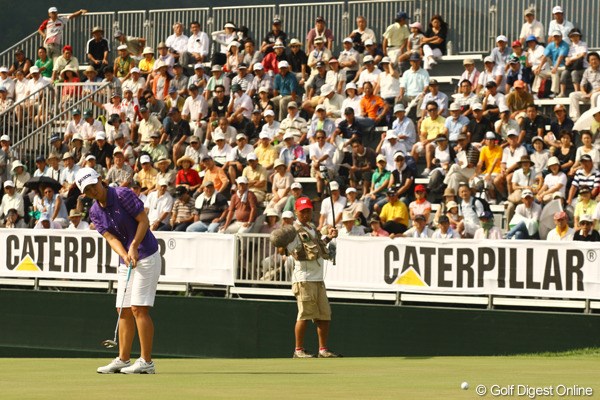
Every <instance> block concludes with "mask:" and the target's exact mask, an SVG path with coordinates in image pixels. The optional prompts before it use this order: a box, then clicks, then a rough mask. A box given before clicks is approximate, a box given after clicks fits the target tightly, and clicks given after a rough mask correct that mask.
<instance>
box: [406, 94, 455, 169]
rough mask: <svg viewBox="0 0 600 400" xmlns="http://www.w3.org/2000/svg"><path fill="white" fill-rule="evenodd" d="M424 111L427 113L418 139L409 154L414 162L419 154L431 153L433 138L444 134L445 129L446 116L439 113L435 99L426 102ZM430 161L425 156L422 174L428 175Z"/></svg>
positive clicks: (433, 145) (433, 146)
mask: <svg viewBox="0 0 600 400" xmlns="http://www.w3.org/2000/svg"><path fill="white" fill-rule="evenodd" d="M425 111H427V113H428V114H429V115H428V116H427V117H426V118H425V119H423V122H422V123H421V128H420V130H419V141H418V142H417V143H415V144H414V146H413V148H412V151H411V156H412V157H413V158H414V159H415V162H417V161H418V160H419V156H422V155H425V154H429V155H430V154H433V150H434V148H435V144H434V141H435V139H436V138H437V137H438V135H444V133H445V130H446V118H444V117H442V116H441V115H440V113H439V111H440V110H439V106H438V104H437V103H436V102H435V101H430V102H429V103H427V106H426V107H425ZM431 161H432V157H427V168H425V169H424V170H423V176H429V173H430V172H431Z"/></svg>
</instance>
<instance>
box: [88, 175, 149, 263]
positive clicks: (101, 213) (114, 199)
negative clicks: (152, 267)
mask: <svg viewBox="0 0 600 400" xmlns="http://www.w3.org/2000/svg"><path fill="white" fill-rule="evenodd" d="M143 212H144V204H143V203H142V201H141V200H140V199H139V198H138V197H137V196H136V194H135V193H134V192H133V191H132V190H131V189H129V188H125V187H116V188H112V187H109V188H108V193H107V198H106V207H102V206H101V205H100V204H99V203H98V202H97V201H95V202H94V205H93V206H92V208H91V210H90V220H91V221H92V222H93V223H94V225H95V226H96V230H97V231H98V232H99V233H100V234H101V235H103V234H104V232H109V233H111V234H112V235H114V236H115V237H116V238H117V239H119V241H120V242H121V243H122V244H123V247H125V250H129V246H130V245H131V242H132V241H133V239H134V238H135V232H136V230H137V226H138V222H137V221H136V220H135V217H137V216H138V215H139V214H140V213H143ZM157 250H158V242H157V241H156V238H155V237H154V235H153V234H152V232H151V231H150V229H148V231H147V232H146V236H144V240H142V243H141V244H140V246H139V247H138V254H139V259H140V260H141V259H144V258H146V257H148V256H151V255H152V254H154V253H156V251H157ZM119 261H120V262H121V263H123V259H121V258H120V257H119Z"/></svg>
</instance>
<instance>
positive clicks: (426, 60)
mask: <svg viewBox="0 0 600 400" xmlns="http://www.w3.org/2000/svg"><path fill="white" fill-rule="evenodd" d="M431 60H433V50H432V49H431V47H430V46H429V45H428V44H426V45H424V46H423V68H425V69H426V70H430V69H431Z"/></svg>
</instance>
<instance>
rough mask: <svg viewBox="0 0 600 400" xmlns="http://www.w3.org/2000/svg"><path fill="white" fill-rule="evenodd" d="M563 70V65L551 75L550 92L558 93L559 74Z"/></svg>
mask: <svg viewBox="0 0 600 400" xmlns="http://www.w3.org/2000/svg"><path fill="white" fill-rule="evenodd" d="M564 70H565V68H564V67H560V68H558V69H557V70H556V73H555V74H551V75H552V89H551V90H552V93H554V94H556V95H558V94H559V93H560V74H562V72H563V71H564Z"/></svg>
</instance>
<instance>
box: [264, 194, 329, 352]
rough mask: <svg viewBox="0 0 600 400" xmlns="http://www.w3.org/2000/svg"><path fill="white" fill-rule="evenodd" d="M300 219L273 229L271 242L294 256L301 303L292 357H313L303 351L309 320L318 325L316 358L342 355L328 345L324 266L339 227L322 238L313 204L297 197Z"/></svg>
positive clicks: (294, 284)
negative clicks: (314, 216)
mask: <svg viewBox="0 0 600 400" xmlns="http://www.w3.org/2000/svg"><path fill="white" fill-rule="evenodd" d="M295 205H296V207H295V208H296V217H297V220H296V221H295V222H294V224H293V225H292V226H289V225H287V226H284V227H283V228H280V229H277V230H275V231H273V233H272V234H271V242H272V243H273V245H274V246H275V247H277V248H279V249H280V251H281V252H282V253H285V254H288V255H290V256H291V257H292V258H293V263H294V269H293V273H292V291H293V293H294V296H296V300H297V303H298V318H297V321H296V327H295V330H294V332H295V336H296V349H295V351H294V355H293V358H313V357H315V356H314V355H313V354H310V353H307V352H306V351H305V350H304V334H305V332H306V327H307V325H308V321H309V320H312V321H313V322H314V323H315V324H316V325H317V335H318V337H319V353H318V356H317V357H320V358H329V357H340V355H339V354H336V353H334V352H332V351H329V349H328V348H327V338H328V336H329V325H330V322H331V307H330V306H329V300H328V299H327V292H326V289H325V283H324V282H323V268H324V263H325V260H328V259H330V254H329V250H328V249H327V244H328V243H329V242H330V241H331V240H332V239H334V238H335V237H337V230H336V229H335V228H331V229H330V230H329V233H328V235H327V236H324V237H323V238H321V234H320V233H319V231H317V229H316V227H315V225H314V224H313V223H312V220H313V204H312V202H311V201H310V199H309V198H307V197H301V198H299V199H298V200H296V204H295Z"/></svg>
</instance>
